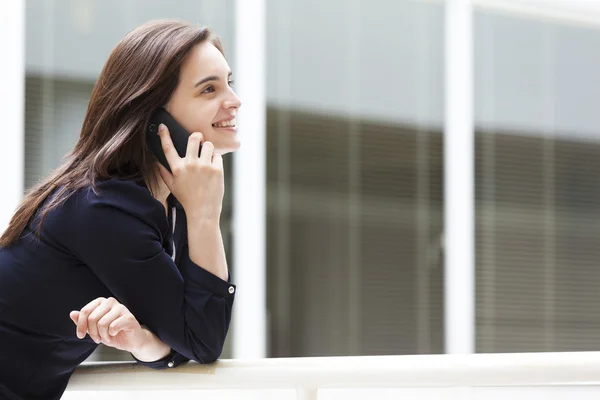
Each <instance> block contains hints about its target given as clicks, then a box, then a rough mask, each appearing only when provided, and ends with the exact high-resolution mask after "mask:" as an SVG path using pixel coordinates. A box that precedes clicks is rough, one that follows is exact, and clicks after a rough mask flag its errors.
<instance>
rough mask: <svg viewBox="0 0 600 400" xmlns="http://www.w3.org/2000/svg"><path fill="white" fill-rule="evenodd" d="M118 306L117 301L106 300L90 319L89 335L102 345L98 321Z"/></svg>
mask: <svg viewBox="0 0 600 400" xmlns="http://www.w3.org/2000/svg"><path fill="white" fill-rule="evenodd" d="M116 304H118V303H117V302H116V300H115V299H113V298H109V299H106V300H104V301H103V302H102V303H101V304H100V305H99V306H98V307H96V309H95V310H94V311H92V313H91V314H90V316H89V317H88V334H89V335H90V337H91V338H92V340H93V341H94V342H96V343H100V335H99V334H98V321H100V320H101V319H102V318H103V317H104V316H105V315H106V314H108V312H109V311H110V310H111V309H112V308H113V307H114V306H115V305H116Z"/></svg>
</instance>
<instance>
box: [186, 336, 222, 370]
mask: <svg viewBox="0 0 600 400" xmlns="http://www.w3.org/2000/svg"><path fill="white" fill-rule="evenodd" d="M203 339H204V340H201V338H196V340H194V345H193V346H192V352H193V353H194V357H192V359H193V360H194V361H196V362H198V363H200V364H210V363H213V362H215V361H217V360H218V359H219V357H221V353H222V352H223V347H224V344H225V338H220V337H219V338H216V337H213V338H210V339H211V340H207V338H203Z"/></svg>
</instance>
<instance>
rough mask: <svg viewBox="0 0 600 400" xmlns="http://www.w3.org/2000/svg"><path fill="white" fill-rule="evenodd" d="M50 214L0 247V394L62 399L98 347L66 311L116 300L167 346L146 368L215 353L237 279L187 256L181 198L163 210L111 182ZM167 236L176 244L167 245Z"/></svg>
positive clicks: (137, 190) (139, 189) (127, 184)
mask: <svg viewBox="0 0 600 400" xmlns="http://www.w3.org/2000/svg"><path fill="white" fill-rule="evenodd" d="M98 188H99V190H100V192H99V193H98V194H95V193H94V192H93V191H92V189H91V188H87V189H84V190H81V191H78V192H77V193H75V194H73V195H72V196H71V197H70V198H69V199H68V200H67V201H66V203H65V204H64V205H62V206H61V207H59V208H57V209H55V210H53V211H51V212H50V213H49V214H48V216H47V217H46V219H45V220H44V222H43V225H42V230H41V236H40V239H38V238H37V237H36V236H35V235H34V234H33V232H32V231H31V226H28V228H27V229H26V230H25V231H24V232H23V234H22V236H21V239H20V240H19V241H18V242H16V243H15V244H14V245H12V246H10V247H8V248H4V249H1V248H0V398H1V399H59V398H60V397H61V395H62V393H63V392H64V390H65V388H66V386H67V383H68V381H69V377H70V376H71V374H72V373H73V371H74V370H75V368H76V367H77V366H78V365H79V364H80V363H82V362H83V361H85V360H86V359H87V358H88V357H89V356H90V354H91V353H92V352H93V351H94V350H95V349H96V347H97V344H96V343H94V341H93V340H92V339H91V338H90V337H89V335H86V337H85V338H84V339H78V338H77V336H76V334H75V324H74V323H73V321H72V320H71V318H69V313H70V312H71V311H72V310H80V309H81V308H82V307H84V306H85V305H86V304H88V303H89V302H90V301H92V300H94V299H96V298H98V297H106V298H108V297H114V298H115V299H117V300H118V301H119V302H120V303H122V304H124V305H125V306H126V307H127V308H128V309H129V311H131V313H132V314H133V315H134V316H135V317H136V318H137V320H138V321H139V322H140V324H142V325H145V326H146V327H148V329H149V330H150V331H152V332H153V333H154V334H155V335H156V336H158V337H159V338H160V339H161V340H162V341H163V342H165V343H166V344H168V345H169V346H171V349H172V350H171V353H170V354H169V355H168V356H167V357H165V358H163V359H161V360H157V361H155V362H150V363H143V362H140V361H139V360H138V362H140V363H141V364H144V365H147V366H148V367H150V368H155V369H163V368H173V367H176V366H178V365H180V364H181V363H184V362H187V361H188V360H194V361H197V362H199V363H209V362H212V361H214V360H216V359H217V358H218V357H219V356H220V354H221V351H222V349H223V343H224V341H225V336H226V335H227V330H228V328H229V322H230V320H231V309H232V306H233V299H234V296H235V286H234V285H232V284H230V283H229V282H226V281H224V280H222V279H220V278H218V277H217V276H215V275H213V274H211V273H210V272H208V271H206V270H205V269H203V268H201V267H200V266H198V265H196V264H195V263H194V262H192V261H191V260H190V258H189V256H188V245H187V227H186V218H185V213H184V210H183V208H182V207H181V205H179V204H178V203H177V202H176V201H175V199H174V198H173V197H172V196H171V197H170V199H169V205H170V208H172V210H173V213H172V214H171V215H172V216H171V217H168V216H167V215H166V213H165V209H164V207H163V206H162V204H161V203H160V202H159V201H157V200H156V199H155V198H154V197H153V196H152V195H151V194H150V191H149V190H148V189H147V188H146V186H144V185H142V184H138V183H136V182H134V181H129V180H123V179H118V178H114V179H110V180H107V181H104V182H100V183H98ZM173 243H174V244H175V246H174V247H173Z"/></svg>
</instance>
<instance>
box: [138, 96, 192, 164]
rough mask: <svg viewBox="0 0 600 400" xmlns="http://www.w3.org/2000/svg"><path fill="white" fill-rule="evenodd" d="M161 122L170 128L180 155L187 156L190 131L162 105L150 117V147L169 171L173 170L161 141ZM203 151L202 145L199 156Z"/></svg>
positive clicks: (148, 134)
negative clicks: (159, 132) (159, 133)
mask: <svg viewBox="0 0 600 400" xmlns="http://www.w3.org/2000/svg"><path fill="white" fill-rule="evenodd" d="M160 124H165V126H166V127H167V128H168V129H169V133H170V134H171V140H172V141H173V146H175V150H177V154H179V157H181V158H183V157H185V153H186V151H187V145H188V140H189V138H190V133H189V132H188V131H186V130H185V129H184V128H183V127H182V126H181V125H180V124H179V123H178V122H177V121H176V120H175V118H173V116H171V114H169V113H168V112H167V110H165V109H164V108H162V107H160V108H159V109H157V110H156V111H154V112H153V113H152V116H151V117H150V123H149V124H148V130H147V137H148V147H150V150H151V151H152V153H153V154H154V156H155V157H156V159H157V160H158V162H160V163H161V164H162V166H163V167H165V168H166V169H167V170H168V171H169V172H171V166H170V165H169V163H168V162H167V158H166V157H165V152H164V151H163V149H162V145H161V143H160V137H159V136H158V127H159V126H160ZM201 151H202V145H201V146H200V149H199V151H198V156H200V152H201Z"/></svg>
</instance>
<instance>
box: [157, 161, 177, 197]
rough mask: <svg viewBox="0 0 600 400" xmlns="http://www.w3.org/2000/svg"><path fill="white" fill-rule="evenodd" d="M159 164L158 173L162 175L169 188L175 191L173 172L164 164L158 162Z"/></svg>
mask: <svg viewBox="0 0 600 400" xmlns="http://www.w3.org/2000/svg"><path fill="white" fill-rule="evenodd" d="M157 164H158V173H159V174H160V177H161V178H162V180H163V181H164V182H165V184H166V185H167V187H168V188H169V190H171V191H173V182H174V179H173V174H171V173H170V172H169V170H168V169H166V168H165V167H163V165H162V164H160V163H157Z"/></svg>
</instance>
